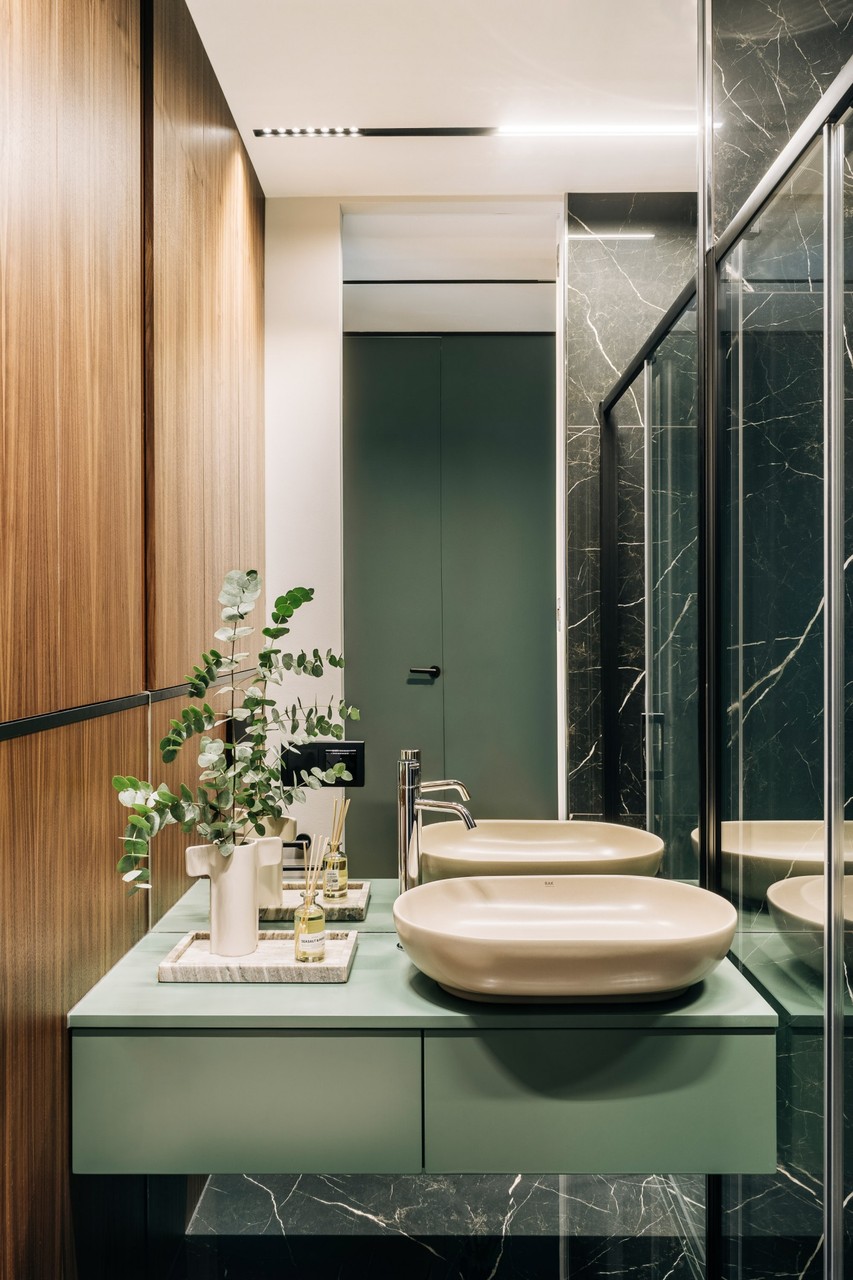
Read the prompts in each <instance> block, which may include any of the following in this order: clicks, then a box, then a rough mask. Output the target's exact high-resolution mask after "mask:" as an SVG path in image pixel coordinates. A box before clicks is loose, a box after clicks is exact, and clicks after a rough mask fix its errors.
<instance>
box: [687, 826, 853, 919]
mask: <svg viewBox="0 0 853 1280" xmlns="http://www.w3.org/2000/svg"><path fill="white" fill-rule="evenodd" d="M823 831H824V828H823V823H822V822H821V821H819V820H809V821H772V820H769V819H768V820H756V821H745V822H724V823H723V824H722V855H723V858H722V861H723V888H724V889H725V890H726V891H727V892H728V893H731V894H736V893H742V894H743V896H744V897H745V898H750V899H752V900H753V901H755V902H761V901H762V900H763V898H764V895H765V894H766V893H767V890H768V888H769V887H770V885H771V884H775V883H776V881H777V880H785V879H788V878H790V877H791V876H808V875H816V874H817V873H819V872H821V871H823V858H824V850H823V839H824V835H823ZM692 837H693V844H694V848H695V847H697V846H698V839H699V834H698V832H697V831H695V830H694V831H693V832H692ZM844 850H845V864H846V866H847V870H848V871H849V872H851V873H853V822H845V824H844Z"/></svg>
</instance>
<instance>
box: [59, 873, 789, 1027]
mask: <svg viewBox="0 0 853 1280" xmlns="http://www.w3.org/2000/svg"><path fill="white" fill-rule="evenodd" d="M201 888H202V886H196V887H193V889H191V890H190V891H189V893H187V894H186V895H185V896H184V898H182V899H181V901H180V902H179V903H178V904H177V905H176V906H175V907H174V908H173V909H172V911H170V912H169V913H168V915H167V916H166V917H164V919H163V920H162V921H161V922H160V924H159V925H158V926H157V928H156V929H155V930H153V931H152V932H151V933H149V934H147V935H146V937H145V938H143V939H142V941H141V942H139V943H138V944H137V945H136V946H135V947H134V948H133V949H132V950H131V951H129V952H128V954H127V955H126V956H124V958H123V959H122V960H120V961H119V963H118V964H117V965H116V966H115V967H114V968H113V969H111V970H110V972H109V973H107V974H106V975H105V976H104V977H103V978H102V979H101V981H100V982H99V983H97V985H96V986H95V987H93V988H92V990H91V991H90V992H89V993H88V994H87V995H86V996H84V997H83V999H82V1000H81V1001H80V1002H79V1003H78V1004H76V1005H75V1006H74V1008H73V1009H72V1010H71V1012H70V1013H69V1015H68V1025H69V1027H70V1028H71V1030H72V1031H81V1030H92V1029H98V1028H100V1029H106V1028H109V1029H111V1030H117V1029H126V1030H128V1031H132V1030H136V1029H141V1028H164V1029H165V1028H169V1029H172V1030H174V1029H186V1030H201V1029H205V1028H222V1027H233V1028H234V1029H235V1030H236V1029H239V1030H247V1029H255V1030H258V1029H267V1028H269V1029H274V1028H291V1029H297V1028H300V1029H313V1030H324V1029H341V1028H344V1029H349V1030H358V1029H359V1028H364V1029H367V1030H370V1029H384V1030H395V1029H397V1030H401V1031H404V1030H407V1031H411V1030H416V1029H428V1028H434V1029H445V1030H460V1031H464V1030H470V1029H471V1028H482V1029H486V1028H488V1029H492V1030H495V1029H500V1028H518V1027H525V1028H534V1027H539V1028H566V1029H574V1028H577V1029H580V1028H589V1027H596V1028H607V1027H610V1028H645V1029H654V1030H660V1031H669V1030H674V1029H676V1028H688V1029H690V1030H702V1029H706V1028H708V1029H710V1028H713V1029H721V1028H722V1029H740V1028H746V1029H751V1030H756V1029H760V1030H768V1031H772V1030H773V1029H774V1028H775V1027H776V1025H777V1022H778V1019H777V1015H776V1013H775V1012H774V1010H773V1009H772V1008H771V1007H770V1006H769V1005H768V1004H767V1002H766V1001H765V1000H764V999H762V997H761V996H760V995H759V994H758V993H757V992H756V991H755V989H754V988H753V987H752V986H751V985H750V983H749V982H748V981H747V979H746V978H745V977H744V976H743V975H742V974H741V973H739V972H738V970H737V969H736V967H735V966H734V965H733V964H731V962H730V961H728V960H726V961H724V962H723V963H722V964H721V965H720V966H719V968H718V969H716V970H715V972H714V973H713V974H711V976H710V977H709V978H708V979H706V980H705V982H703V983H699V984H697V985H696V986H695V987H692V988H691V989H690V990H689V991H687V992H685V993H684V995H682V996H679V997H677V998H676V999H674V1000H667V1001H660V1002H654V1003H636V1004H627V1003H626V1004H557V1005H551V1004H549V1005H544V1004H540V1005H535V1004H527V1005H525V1004H512V1005H510V1004H507V1005H496V1004H478V1003H475V1002H471V1001H466V1000H460V999H457V998H456V997H454V996H450V995H448V994H447V993H446V992H444V991H443V990H442V989H441V988H440V987H439V986H438V985H437V984H436V983H434V982H433V981H432V980H431V979H429V978H427V977H425V976H424V975H423V974H422V973H420V972H419V971H418V970H417V969H416V968H415V967H414V965H413V964H412V963H411V962H410V961H409V959H408V957H407V956H406V955H405V954H404V953H403V952H402V951H401V950H400V949H399V948H398V946H397V935H396V933H393V932H390V931H389V922H390V918H391V917H390V904H391V902H392V901H393V897H394V894H395V892H396V883H395V881H393V880H380V881H374V882H373V891H372V894H373V896H372V898H371V906H370V909H369V911H368V919H367V920H366V921H364V922H363V923H362V924H361V925H360V926H358V925H355V926H353V927H355V928H358V930H359V934H360V936H359V941H358V950H357V952H356V957H355V963H354V965H353V969H352V973H351V975H350V979H349V981H348V982H346V983H340V984H321V983H306V984H260V983H258V984H255V983H239V984H234V985H229V984H218V983H158V981H157V966H158V964H159V962H160V961H161V960H162V959H163V958H164V957H165V956H166V955H167V954H168V952H169V951H170V950H171V949H172V947H173V946H174V945H175V944H176V942H177V941H178V937H179V936H180V935H182V934H183V933H184V932H187V931H188V930H190V929H197V928H201V927H202V926H203V925H204V924H205V923H206V914H205V912H206V907H205V895H204V894H203V893H202V892H200V890H201ZM383 926H384V927H383ZM285 927H286V926H285ZM340 927H344V926H343V925H342V926H340ZM346 927H349V926H346ZM169 928H172V929H173V931H172V932H168V929H169Z"/></svg>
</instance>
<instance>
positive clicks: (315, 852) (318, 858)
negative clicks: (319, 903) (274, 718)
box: [305, 835, 323, 893]
mask: <svg viewBox="0 0 853 1280" xmlns="http://www.w3.org/2000/svg"><path fill="white" fill-rule="evenodd" d="M322 865H323V842H322V841H321V839H320V837H319V836H318V835H312V837H311V843H310V845H309V846H308V853H307V856H306V860H305V892H306V893H316V892H317V881H318V880H319V878H320V868H321V866H322Z"/></svg>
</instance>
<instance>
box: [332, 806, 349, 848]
mask: <svg viewBox="0 0 853 1280" xmlns="http://www.w3.org/2000/svg"><path fill="white" fill-rule="evenodd" d="M349 807H350V801H349V800H342V801H341V805H340V809H339V808H338V802H337V800H335V802H334V806H333V809H332V839H331V846H332V848H333V849H340V847H341V840H342V839H343V836H344V820H345V818H346V816H347V809H348V808H349Z"/></svg>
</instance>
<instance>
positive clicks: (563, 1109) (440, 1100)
mask: <svg viewBox="0 0 853 1280" xmlns="http://www.w3.org/2000/svg"><path fill="white" fill-rule="evenodd" d="M775 1077H776V1065H775V1053H774V1036H773V1035H772V1034H767V1033H758V1034H749V1033H740V1034H738V1033H725V1034H724V1033H716V1032H704V1033H703V1032H692V1033H691V1032H685V1031H678V1032H675V1033H671V1032H656V1031H638V1030H624V1031H620V1030H592V1029H586V1030H583V1031H561V1030H550V1029H549V1030H531V1031H484V1032H481V1033H480V1034H479V1035H477V1036H470V1035H469V1036H466V1035H463V1034H459V1033H456V1032H441V1031H435V1032H427V1033H425V1036H424V1152H425V1167H426V1169H427V1171H429V1172H436V1173H464V1172H484V1173H525V1172H528V1173H549V1172H550V1173H614V1174H615V1173H654V1172H658V1173H771V1172H773V1171H774V1170H775V1168H776V1103H775V1098H776V1087H775V1084H776V1080H775Z"/></svg>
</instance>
